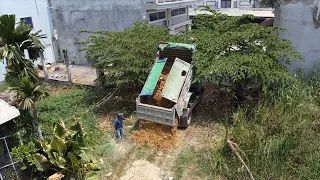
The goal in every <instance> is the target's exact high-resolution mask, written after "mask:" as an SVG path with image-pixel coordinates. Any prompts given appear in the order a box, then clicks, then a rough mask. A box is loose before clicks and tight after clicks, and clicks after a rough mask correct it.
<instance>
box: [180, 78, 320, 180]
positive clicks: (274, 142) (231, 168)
mask: <svg viewBox="0 0 320 180" xmlns="http://www.w3.org/2000/svg"><path fill="white" fill-rule="evenodd" d="M319 77H320V75H319V74H318V75H314V76H313V77H312V78H311V79H308V80H301V81H298V82H296V83H294V84H289V85H283V86H280V87H278V88H276V89H274V90H269V91H268V92H266V93H265V94H261V100H260V102H259V103H257V104H256V105H255V106H254V107H253V108H252V109H250V110H242V109H240V110H238V111H237V112H236V113H235V114H234V115H233V119H234V121H235V122H236V123H235V124H236V125H235V126H233V127H229V135H228V136H229V138H232V139H233V141H234V142H235V143H236V144H237V146H238V147H239V153H240V155H241V156H242V158H243V159H244V161H245V162H246V163H247V165H248V166H249V168H250V170H251V171H252V173H253V175H254V177H255V178H256V179H283V178H285V179H318V177H319V176H320V171H319V169H320V162H319V160H318V157H319V155H320V154H319V152H320V141H319V138H320V131H319V125H320V106H319V105H320V103H319V99H318V98H319V96H318V95H317V94H318V93H319V89H320V86H319ZM187 152H188V151H187ZM185 154H186V152H185V151H182V152H181V154H180V156H179V157H180V158H179V159H178V160H177V164H179V163H181V164H182V165H181V166H182V167H183V166H186V165H188V164H194V166H195V167H196V168H195V169H196V170H195V173H196V175H198V176H200V177H207V178H209V179H219V178H222V179H249V177H248V174H247V172H246V170H245V169H244V168H241V166H242V165H241V163H240V162H239V160H238V159H237V158H236V156H235V155H234V154H233V153H232V151H231V149H230V148H229V147H227V145H226V144H224V145H223V146H221V147H219V148H212V147H205V148H203V149H201V150H199V151H197V152H195V154H194V155H192V157H191V160H190V159H188V158H187V159H188V160H183V159H185V158H183V157H185ZM188 154H189V155H190V154H192V153H187V155H188ZM181 157H182V158H181ZM188 157H189V156H188ZM181 159H182V160H181ZM190 161H191V163H190ZM183 170H184V168H180V169H179V168H178V169H177V170H176V176H177V177H181V174H182V172H183ZM181 171H182V172H181Z"/></svg>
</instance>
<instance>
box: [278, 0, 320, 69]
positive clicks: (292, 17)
mask: <svg viewBox="0 0 320 180" xmlns="http://www.w3.org/2000/svg"><path fill="white" fill-rule="evenodd" d="M313 15H314V14H313V2H312V1H309V2H306V1H305V2H304V3H303V2H298V3H288V4H283V5H281V6H280V7H279V8H277V9H276V12H275V17H276V18H275V22H274V25H275V26H277V27H282V28H286V29H287V30H288V32H285V33H281V34H280V37H281V38H285V39H289V40H291V41H292V43H293V46H294V47H295V48H296V49H297V50H298V51H299V52H300V53H301V55H302V56H303V57H304V59H305V60H306V62H305V63H303V62H300V61H294V62H293V63H292V65H291V66H289V68H290V70H291V71H292V72H294V71H295V70H296V69H297V68H298V69H303V70H304V72H306V73H308V72H311V71H312V70H313V69H314V68H320V28H316V25H315V22H314V21H313Z"/></svg>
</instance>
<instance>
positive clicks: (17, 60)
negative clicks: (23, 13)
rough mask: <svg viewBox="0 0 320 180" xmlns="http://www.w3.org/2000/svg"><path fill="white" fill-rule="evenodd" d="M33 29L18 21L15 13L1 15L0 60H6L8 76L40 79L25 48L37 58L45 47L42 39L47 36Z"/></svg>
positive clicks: (32, 57) (31, 56)
mask: <svg viewBox="0 0 320 180" xmlns="http://www.w3.org/2000/svg"><path fill="white" fill-rule="evenodd" d="M31 31H32V28H31V27H30V26H29V25H25V24H24V23H23V22H19V23H16V16H15V15H2V16H0V60H1V59H2V60H3V59H5V60H6V63H7V75H8V76H12V77H23V76H29V77H30V78H31V80H33V81H34V80H38V74H37V71H36V69H35V68H34V66H33V62H32V61H30V60H28V59H26V58H25V55H24V50H25V49H26V50H28V52H29V56H30V59H31V60H36V59H37V57H38V55H37V54H39V52H41V51H43V49H44V46H43V45H42V43H41V41H40V39H42V38H45V37H46V36H45V35H43V34H40V33H41V31H38V32H36V33H31ZM34 82H35V81H34Z"/></svg>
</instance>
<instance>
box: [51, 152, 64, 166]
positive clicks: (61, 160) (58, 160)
mask: <svg viewBox="0 0 320 180" xmlns="http://www.w3.org/2000/svg"><path fill="white" fill-rule="evenodd" d="M50 162H51V163H53V164H54V165H56V166H58V167H59V168H62V169H63V168H65V165H66V160H65V159H64V158H63V157H62V156H60V155H59V154H58V153H56V152H53V159H51V158H50Z"/></svg>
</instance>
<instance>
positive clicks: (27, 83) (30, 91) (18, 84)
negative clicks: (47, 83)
mask: <svg viewBox="0 0 320 180" xmlns="http://www.w3.org/2000/svg"><path fill="white" fill-rule="evenodd" d="M11 85H12V86H11V87H10V89H11V90H14V91H16V92H17V95H18V99H19V107H20V108H21V109H30V110H31V111H32V113H33V124H34V126H35V128H36V131H37V133H38V137H39V139H40V140H42V139H43V136H42V131H41V128H40V123H39V116H38V106H37V102H38V101H39V100H40V99H41V98H43V97H46V96H48V95H49V94H48V92H47V91H46V88H45V87H44V86H43V85H40V84H39V83H38V82H37V83H34V82H32V81H31V80H30V78H29V77H28V76H25V77H23V78H22V79H11Z"/></svg>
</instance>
